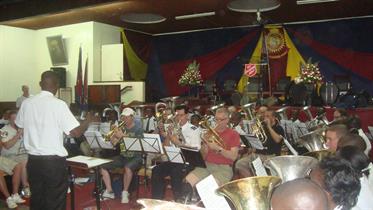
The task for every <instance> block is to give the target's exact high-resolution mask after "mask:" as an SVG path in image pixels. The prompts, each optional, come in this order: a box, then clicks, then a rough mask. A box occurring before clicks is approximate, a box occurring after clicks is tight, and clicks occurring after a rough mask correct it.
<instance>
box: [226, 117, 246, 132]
mask: <svg viewBox="0 0 373 210" xmlns="http://www.w3.org/2000/svg"><path fill="white" fill-rule="evenodd" d="M229 123H230V125H231V127H232V128H233V130H235V131H236V132H237V133H238V134H240V135H246V134H247V133H246V132H245V130H244V129H243V120H242V116H241V113H240V112H233V113H231V117H230V119H229Z"/></svg>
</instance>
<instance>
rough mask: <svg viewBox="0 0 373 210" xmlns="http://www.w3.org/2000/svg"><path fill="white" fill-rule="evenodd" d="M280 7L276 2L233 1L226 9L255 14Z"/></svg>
mask: <svg viewBox="0 0 373 210" xmlns="http://www.w3.org/2000/svg"><path fill="white" fill-rule="evenodd" d="M287 1H288V0H287ZM280 5H281V3H280V2H279V1H277V0H234V1H231V2H229V3H228V5H227V7H228V9H229V10H231V11H235V12H248V13H256V12H257V11H260V12H267V11H271V10H274V9H277V8H278V7H280Z"/></svg>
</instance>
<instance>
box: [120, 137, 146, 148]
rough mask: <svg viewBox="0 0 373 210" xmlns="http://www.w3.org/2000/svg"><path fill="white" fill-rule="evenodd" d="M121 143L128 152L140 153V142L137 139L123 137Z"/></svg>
mask: <svg viewBox="0 0 373 210" xmlns="http://www.w3.org/2000/svg"><path fill="white" fill-rule="evenodd" d="M123 142H124V144H125V145H126V149H127V150H128V151H136V152H141V151H142V148H141V144H140V140H139V139H138V138H130V137H124V138H123Z"/></svg>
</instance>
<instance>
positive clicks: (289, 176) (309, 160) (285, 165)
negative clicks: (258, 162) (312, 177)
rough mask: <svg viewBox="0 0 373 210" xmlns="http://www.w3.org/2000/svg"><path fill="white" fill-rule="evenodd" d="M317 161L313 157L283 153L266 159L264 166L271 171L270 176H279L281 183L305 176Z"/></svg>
mask: <svg viewBox="0 0 373 210" xmlns="http://www.w3.org/2000/svg"><path fill="white" fill-rule="evenodd" d="M317 163H318V161H317V159H316V158H313V157H306V156H294V155H284V156H277V157H272V158H270V159H268V160H266V161H265V162H264V166H265V167H266V168H268V169H269V170H270V171H271V174H272V176H278V177H280V178H281V180H282V183H285V182H288V181H291V180H294V179H297V178H304V177H306V176H307V174H308V172H309V171H310V170H311V169H312V168H313V167H314V166H315V165H316V164H317Z"/></svg>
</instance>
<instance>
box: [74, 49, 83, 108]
mask: <svg viewBox="0 0 373 210" xmlns="http://www.w3.org/2000/svg"><path fill="white" fill-rule="evenodd" d="M75 103H76V104H78V105H81V104H82V103H83V75H82V47H80V48H79V60H78V73H77V75H76V83H75Z"/></svg>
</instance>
